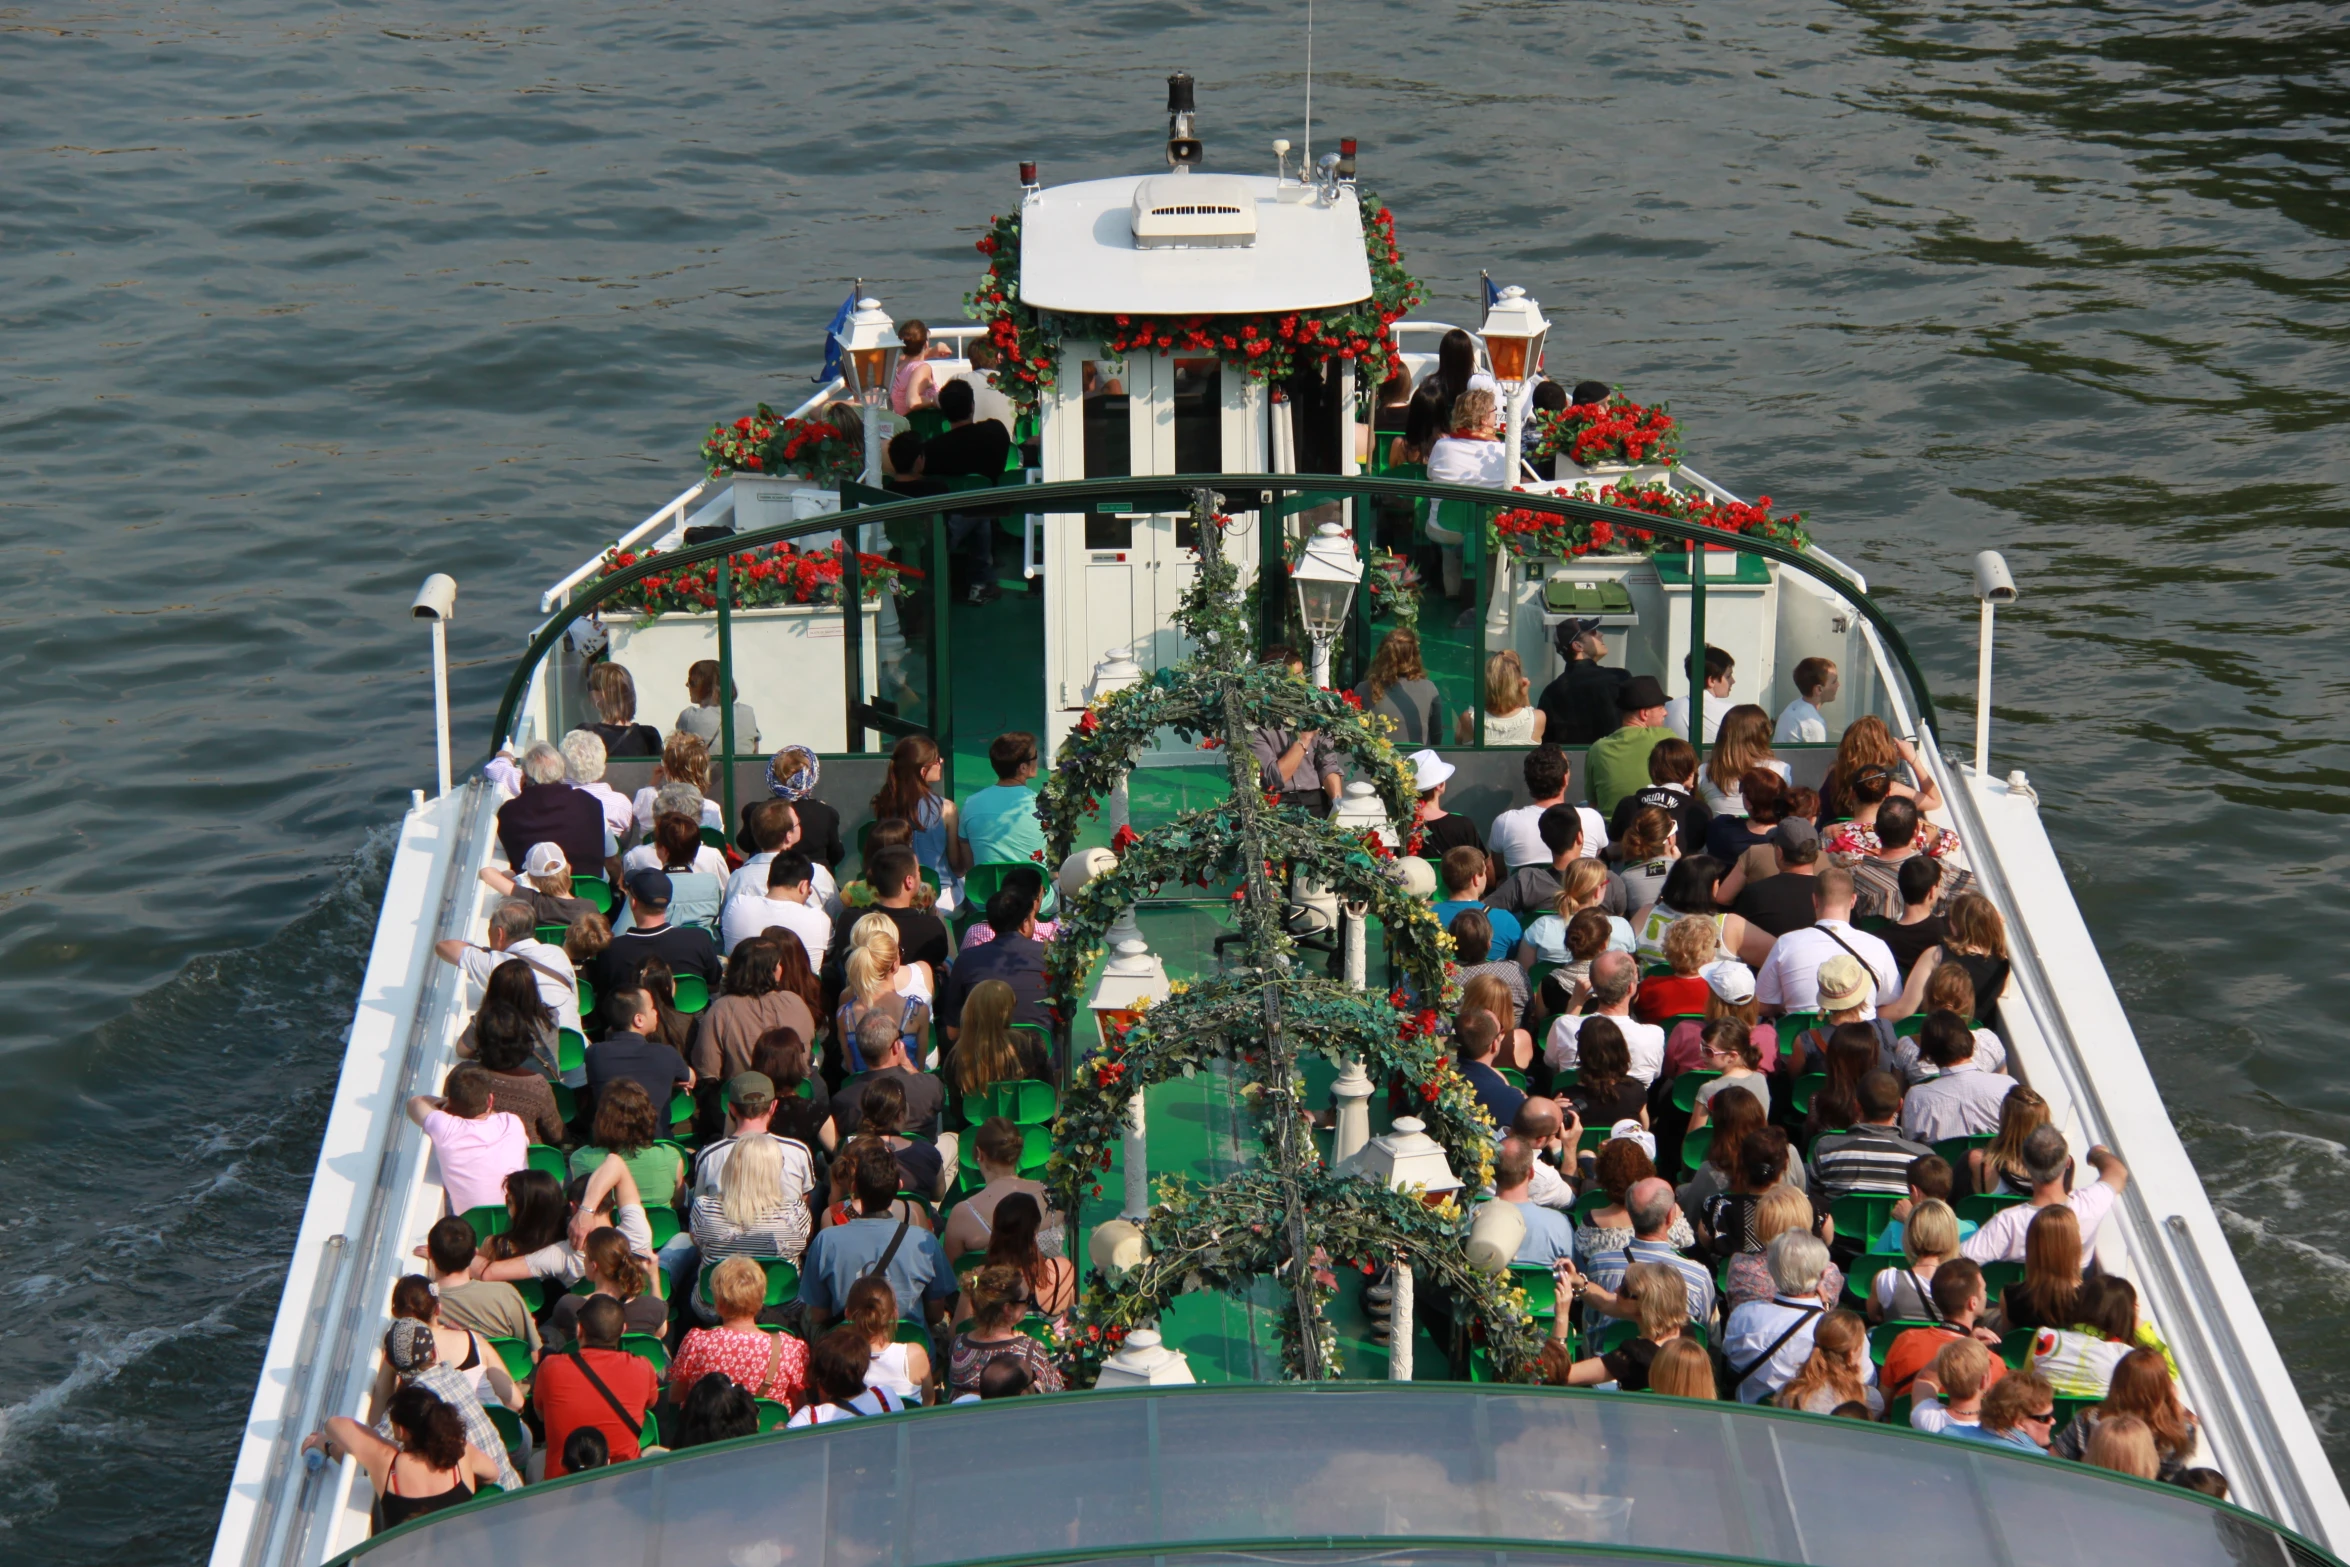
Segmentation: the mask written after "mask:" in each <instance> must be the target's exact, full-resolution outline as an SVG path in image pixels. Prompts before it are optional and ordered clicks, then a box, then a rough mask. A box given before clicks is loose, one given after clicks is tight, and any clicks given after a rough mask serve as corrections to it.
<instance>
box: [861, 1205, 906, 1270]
mask: <svg viewBox="0 0 2350 1567" xmlns="http://www.w3.org/2000/svg"><path fill="white" fill-rule="evenodd" d="M913 1222H914V1216H913V1215H912V1214H908V1215H906V1216H905V1217H904V1218H902V1219H900V1220H898V1229H897V1233H896V1234H895V1235H892V1236H891V1237H890V1238H889V1244H888V1245H887V1246H885V1247H883V1248H882V1251H881V1255H880V1256H878V1257H876V1258H874V1259H873V1261H872V1262H871V1263H870V1264H868V1265H867V1266H866V1267H865V1268H864V1269H863V1270H862V1271H861V1272H859V1273H858V1275H857V1277H858V1278H860V1279H877V1278H879V1277H881V1275H883V1274H885V1273H887V1272H888V1271H889V1265H890V1263H891V1261H892V1260H893V1259H895V1258H896V1256H897V1254H898V1248H899V1247H900V1246H903V1245H904V1244H905V1243H906V1230H907V1228H908V1227H909V1226H911V1225H912V1224H913Z"/></svg>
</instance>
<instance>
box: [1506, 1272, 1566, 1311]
mask: <svg viewBox="0 0 2350 1567" xmlns="http://www.w3.org/2000/svg"><path fill="white" fill-rule="evenodd" d="M1510 1282H1511V1283H1512V1284H1515V1285H1516V1286H1517V1287H1518V1288H1520V1289H1522V1290H1524V1291H1525V1292H1526V1310H1527V1311H1528V1312H1529V1313H1531V1314H1532V1315H1533V1316H1534V1317H1535V1319H1536V1320H1537V1321H1542V1322H1547V1321H1549V1320H1550V1319H1551V1318H1552V1317H1555V1316H1557V1315H1558V1310H1559V1281H1558V1275H1557V1274H1555V1273H1553V1272H1551V1271H1550V1268H1549V1267H1548V1266H1547V1265H1546V1264H1543V1263H1539V1262H1513V1263H1511V1264H1510Z"/></svg>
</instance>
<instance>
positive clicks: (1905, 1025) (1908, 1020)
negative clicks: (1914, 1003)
mask: <svg viewBox="0 0 2350 1567" xmlns="http://www.w3.org/2000/svg"><path fill="white" fill-rule="evenodd" d="M1925 1026H1926V1015H1925V1014H1924V1013H1923V1012H1912V1013H1911V1014H1910V1015H1909V1016H1907V1017H1905V1018H1903V1019H1902V1020H1901V1021H1900V1022H1898V1023H1895V1024H1894V1025H1893V1037H1894V1038H1895V1039H1915V1038H1917V1036H1918V1035H1919V1033H1920V1032H1922V1031H1923V1030H1924V1028H1925Z"/></svg>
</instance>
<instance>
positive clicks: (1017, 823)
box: [962, 730, 1052, 909]
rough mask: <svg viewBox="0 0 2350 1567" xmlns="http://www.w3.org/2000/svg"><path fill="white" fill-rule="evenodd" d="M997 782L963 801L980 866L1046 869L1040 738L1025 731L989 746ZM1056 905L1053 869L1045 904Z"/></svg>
mask: <svg viewBox="0 0 2350 1567" xmlns="http://www.w3.org/2000/svg"><path fill="white" fill-rule="evenodd" d="M987 760H988V765H989V766H991V767H993V768H994V769H995V778H996V781H995V783H994V784H993V785H991V786H990V787H988V788H985V789H982V790H980V791H979V792H978V793H976V794H974V795H972V796H971V797H970V798H969V799H967V800H965V801H964V802H963V810H962V817H963V840H964V841H965V842H966V843H968V844H969V845H970V846H971V860H972V863H973V864H975V865H1042V864H1043V863H1044V860H1043V853H1044V828H1043V826H1042V825H1041V824H1039V823H1038V821H1037V819H1036V791H1035V790H1033V789H1031V788H1029V787H1028V783H1029V780H1030V779H1032V778H1034V777H1035V776H1036V736H1034V735H1032V734H1029V733H1027V732H1026V731H1025V730H1014V731H1012V732H1011V733H1010V734H1002V735H997V736H996V737H995V742H994V743H993V744H992V745H990V746H989V747H988V748H987ZM1051 903H1052V881H1051V873H1050V871H1049V870H1048V871H1047V873H1046V881H1045V905H1046V908H1047V909H1049V908H1050V906H1051Z"/></svg>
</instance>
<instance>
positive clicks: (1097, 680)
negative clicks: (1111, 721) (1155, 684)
mask: <svg viewBox="0 0 2350 1567" xmlns="http://www.w3.org/2000/svg"><path fill="white" fill-rule="evenodd" d="M1147 678H1148V677H1147V676H1146V675H1144V673H1143V669H1142V666H1141V665H1140V664H1137V663H1136V662H1135V661H1134V650H1133V649H1132V648H1123V647H1114V648H1112V649H1110V650H1109V651H1108V652H1107V653H1104V654H1103V655H1102V661H1101V662H1100V663H1098V664H1096V665H1094V666H1093V680H1092V682H1091V683H1090V684H1088V685H1087V686H1086V688H1085V699H1086V700H1087V701H1088V702H1098V701H1100V700H1101V699H1102V698H1103V697H1105V696H1108V695H1109V694H1110V693H1111V692H1113V691H1125V690H1129V689H1131V688H1132V687H1135V686H1138V685H1141V684H1142V683H1143V681H1144V680H1145V679H1147Z"/></svg>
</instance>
